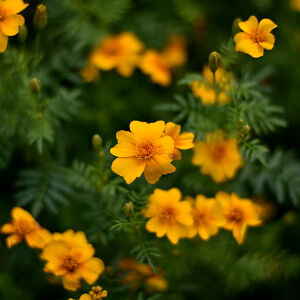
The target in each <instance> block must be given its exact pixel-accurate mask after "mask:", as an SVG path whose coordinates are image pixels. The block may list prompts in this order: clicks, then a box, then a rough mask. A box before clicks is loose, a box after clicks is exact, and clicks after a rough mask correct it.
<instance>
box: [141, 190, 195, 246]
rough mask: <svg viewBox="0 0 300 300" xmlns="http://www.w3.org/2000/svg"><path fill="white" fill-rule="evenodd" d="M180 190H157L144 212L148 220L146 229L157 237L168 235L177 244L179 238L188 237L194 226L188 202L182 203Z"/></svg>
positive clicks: (151, 196)
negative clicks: (189, 229)
mask: <svg viewBox="0 0 300 300" xmlns="http://www.w3.org/2000/svg"><path fill="white" fill-rule="evenodd" d="M180 199H181V193H180V191H179V189H177V188H172V189H170V190H168V191H164V190H161V189H155V190H154V192H153V194H151V195H150V197H149V199H148V205H147V208H146V209H145V210H144V211H143V213H144V215H145V216H146V218H150V220H149V221H148V222H147V223H146V229H147V230H148V231H150V232H155V233H156V236H157V237H162V236H164V235H167V237H168V239H169V240H170V241H171V242H172V243H173V244H177V243H178V240H179V238H181V237H184V236H186V235H187V231H188V227H187V226H191V225H192V224H193V219H192V216H191V213H190V210H191V205H190V203H189V202H188V201H180Z"/></svg>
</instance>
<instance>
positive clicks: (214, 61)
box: [208, 51, 221, 73]
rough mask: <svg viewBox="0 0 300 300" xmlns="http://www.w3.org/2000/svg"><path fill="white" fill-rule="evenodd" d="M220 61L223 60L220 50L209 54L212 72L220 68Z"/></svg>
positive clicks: (209, 64)
mask: <svg viewBox="0 0 300 300" xmlns="http://www.w3.org/2000/svg"><path fill="white" fill-rule="evenodd" d="M220 62H221V57H220V54H219V53H218V52H216V51H214V52H212V53H210V54H209V56H208V66H209V68H210V70H211V71H212V73H215V72H216V71H217V70H218V68H219V66H220Z"/></svg>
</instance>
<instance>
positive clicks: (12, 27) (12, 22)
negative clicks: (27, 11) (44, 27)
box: [0, 15, 25, 36]
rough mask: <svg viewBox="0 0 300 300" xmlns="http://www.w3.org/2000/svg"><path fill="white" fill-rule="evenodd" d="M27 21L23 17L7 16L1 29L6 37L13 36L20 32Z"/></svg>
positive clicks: (0, 25)
mask: <svg viewBox="0 0 300 300" xmlns="http://www.w3.org/2000/svg"><path fill="white" fill-rule="evenodd" d="M24 23H25V20H24V17H23V16H21V15H11V16H7V17H6V18H5V20H4V21H3V22H0V27H1V30H2V32H3V33H4V34H5V35H8V36H13V35H16V34H17V33H18V32H19V26H22V25H24Z"/></svg>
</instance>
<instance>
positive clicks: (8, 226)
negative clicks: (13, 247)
mask: <svg viewBox="0 0 300 300" xmlns="http://www.w3.org/2000/svg"><path fill="white" fill-rule="evenodd" d="M0 231H1V233H4V234H10V233H14V232H15V231H16V228H15V226H13V225H12V224H10V223H7V224H4V225H3V226H2V227H1V229H0Z"/></svg>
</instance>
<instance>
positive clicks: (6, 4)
mask: <svg viewBox="0 0 300 300" xmlns="http://www.w3.org/2000/svg"><path fill="white" fill-rule="evenodd" d="M28 5H29V4H24V2H23V1H22V0H6V1H5V0H0V52H4V51H5V50H6V48H7V43H8V37H9V36H13V35H16V34H17V33H18V32H19V27H20V26H23V25H24V23H25V20H24V17H23V16H21V15H19V14H18V13H19V12H21V11H22V10H24V9H25V8H26V7H27V6H28Z"/></svg>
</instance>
